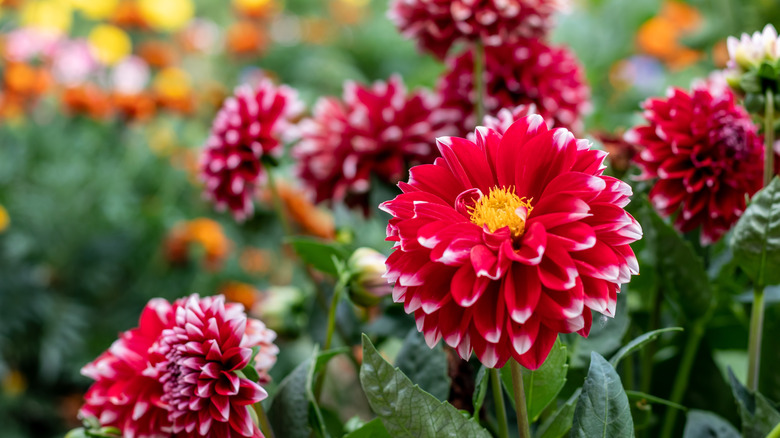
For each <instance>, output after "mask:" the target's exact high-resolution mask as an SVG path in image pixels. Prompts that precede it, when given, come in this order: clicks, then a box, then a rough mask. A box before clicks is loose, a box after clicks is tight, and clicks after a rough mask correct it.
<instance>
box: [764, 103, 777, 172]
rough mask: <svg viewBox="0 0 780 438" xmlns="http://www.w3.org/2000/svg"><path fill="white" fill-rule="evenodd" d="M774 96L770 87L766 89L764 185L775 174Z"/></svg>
mask: <svg viewBox="0 0 780 438" xmlns="http://www.w3.org/2000/svg"><path fill="white" fill-rule="evenodd" d="M774 147H775V98H774V96H773V95H772V89H771V88H767V90H766V107H765V109H764V187H766V186H768V185H769V183H770V182H772V177H773V176H775V151H774Z"/></svg>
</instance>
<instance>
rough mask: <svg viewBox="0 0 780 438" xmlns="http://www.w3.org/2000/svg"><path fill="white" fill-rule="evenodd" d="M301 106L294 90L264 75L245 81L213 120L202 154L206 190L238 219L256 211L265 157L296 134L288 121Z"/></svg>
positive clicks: (210, 197) (277, 151) (222, 207)
mask: <svg viewBox="0 0 780 438" xmlns="http://www.w3.org/2000/svg"><path fill="white" fill-rule="evenodd" d="M302 109H303V104H302V103H301V102H300V101H299V100H298V97H297V93H296V92H295V90H293V89H291V88H289V87H286V86H280V87H276V86H275V85H274V84H273V83H272V82H271V81H270V80H268V79H263V80H261V81H260V82H259V84H258V85H257V87H255V88H252V87H250V86H248V85H243V86H240V87H238V88H236V91H235V94H234V96H232V97H230V98H228V99H227V100H225V103H224V105H223V106H222V108H221V109H220V110H219V112H218V113H217V116H216V117H215V118H214V123H213V125H212V127H211V135H210V136H209V138H208V140H206V145H205V148H204V150H203V155H202V157H201V178H202V179H203V181H204V183H205V186H206V188H205V190H206V191H205V194H206V196H207V197H208V198H209V199H210V200H211V201H213V202H214V203H215V204H216V205H217V208H218V209H220V210H223V209H225V208H229V209H230V210H231V211H232V212H233V216H234V217H235V218H236V220H244V219H246V218H247V217H249V216H251V215H252V212H253V211H254V207H253V204H252V198H253V195H254V190H255V187H256V186H257V184H259V183H260V182H261V179H262V177H263V176H264V175H263V164H262V161H261V160H262V158H263V157H264V156H272V157H275V156H278V155H280V154H281V153H282V147H281V146H282V145H281V143H280V139H283V140H289V139H291V136H293V131H292V129H291V127H292V126H291V124H290V120H291V119H293V118H295V117H297V116H298V115H299V114H300V113H301V111H302Z"/></svg>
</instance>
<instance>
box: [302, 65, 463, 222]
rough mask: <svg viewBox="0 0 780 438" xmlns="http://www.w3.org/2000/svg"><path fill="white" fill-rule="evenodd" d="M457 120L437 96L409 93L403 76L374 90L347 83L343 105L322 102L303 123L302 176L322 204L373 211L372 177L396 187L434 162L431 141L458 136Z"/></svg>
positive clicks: (394, 78)
mask: <svg viewBox="0 0 780 438" xmlns="http://www.w3.org/2000/svg"><path fill="white" fill-rule="evenodd" d="M453 120H454V119H453V118H452V111H447V110H443V109H440V108H439V105H438V100H437V98H436V97H435V96H434V95H432V94H429V93H426V92H424V91H416V92H413V93H411V94H409V93H407V91H406V88H405V87H404V84H403V82H402V80H401V78H400V77H398V76H393V77H391V78H390V80H389V81H387V82H382V81H379V82H376V83H374V84H373V86H371V87H365V86H362V85H358V84H356V83H354V82H347V83H346V85H345V87H344V100H343V101H340V100H337V99H335V98H332V97H329V98H323V99H320V100H319V101H318V102H317V104H316V105H315V107H314V117H313V118H311V119H306V120H303V121H302V122H301V125H300V127H301V135H302V140H301V141H300V142H299V143H298V144H297V145H296V146H295V148H294V149H293V155H294V156H295V157H296V158H297V159H298V160H299V168H298V173H299V175H300V177H301V178H302V179H303V180H304V181H305V182H306V184H307V185H308V186H309V187H310V188H311V189H312V190H313V191H314V192H315V194H316V201H317V202H321V201H326V200H327V201H337V200H339V201H345V202H346V203H347V205H349V206H353V207H354V206H361V207H363V210H364V212H366V213H368V211H369V205H368V194H369V190H370V189H371V178H372V176H374V177H376V178H377V179H378V180H379V181H383V182H386V183H391V184H395V183H397V182H398V181H399V180H401V179H402V178H404V177H405V176H406V174H407V171H408V169H409V167H410V166H412V165H415V164H420V163H431V162H433V159H434V158H435V157H436V156H437V152H436V148H435V147H434V146H433V144H432V143H433V142H432V139H433V138H436V137H437V136H441V135H448V134H451V133H454V132H455V129H454V126H453Z"/></svg>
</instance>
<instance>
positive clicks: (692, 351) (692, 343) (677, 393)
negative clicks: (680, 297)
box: [661, 312, 710, 438]
mask: <svg viewBox="0 0 780 438" xmlns="http://www.w3.org/2000/svg"><path fill="white" fill-rule="evenodd" d="M709 315H710V313H709V312H708V313H707V314H705V315H704V316H703V317H701V318H699V319H697V320H696V322H694V323H693V328H692V330H691V334H690V335H689V336H688V340H687V341H686V342H685V347H684V348H683V357H682V361H681V362H680V366H679V367H678V368H677V377H676V378H675V379H674V386H672V395H671V397H669V401H671V402H672V403H677V404H679V403H680V402H681V401H682V398H683V395H685V390H686V389H687V388H688V380H690V376H691V369H692V368H693V362H694V360H695V359H696V352H697V351H698V350H699V344H700V343H701V338H702V336H704V329H705V327H706V325H707V321H709V319H710V318H709ZM676 419H677V409H674V408H670V407H667V408H666V415H665V416H664V424H663V429H662V430H661V437H663V438H672V433H673V432H674V425H675V421H676Z"/></svg>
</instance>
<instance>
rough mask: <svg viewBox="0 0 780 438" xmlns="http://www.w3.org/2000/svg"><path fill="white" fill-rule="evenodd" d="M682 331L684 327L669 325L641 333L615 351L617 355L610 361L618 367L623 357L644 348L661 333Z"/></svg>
mask: <svg viewBox="0 0 780 438" xmlns="http://www.w3.org/2000/svg"><path fill="white" fill-rule="evenodd" d="M681 331H683V328H682V327H668V328H662V329H658V330H653V331H651V332H647V333H645V334H643V335H640V336H638V337H636V338H634V339H633V340H631V341H630V342H629V343H628V344H626V345H624V346H623V347H622V348H621V349H620V350H618V351H617V353H615V355H614V356H612V359H610V360H609V363H610V364H612V366H613V367H617V366H618V363H620V361H621V359H623V358H624V357H626V356H628V355H629V354H631V353H633V352H634V351H637V350H639V349H640V348H642V346H643V345H645V344H646V343H648V342H650V341H652V340H654V339H656V338H657V337H658V336H660V335H661V334H663V333H666V332H681Z"/></svg>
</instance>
